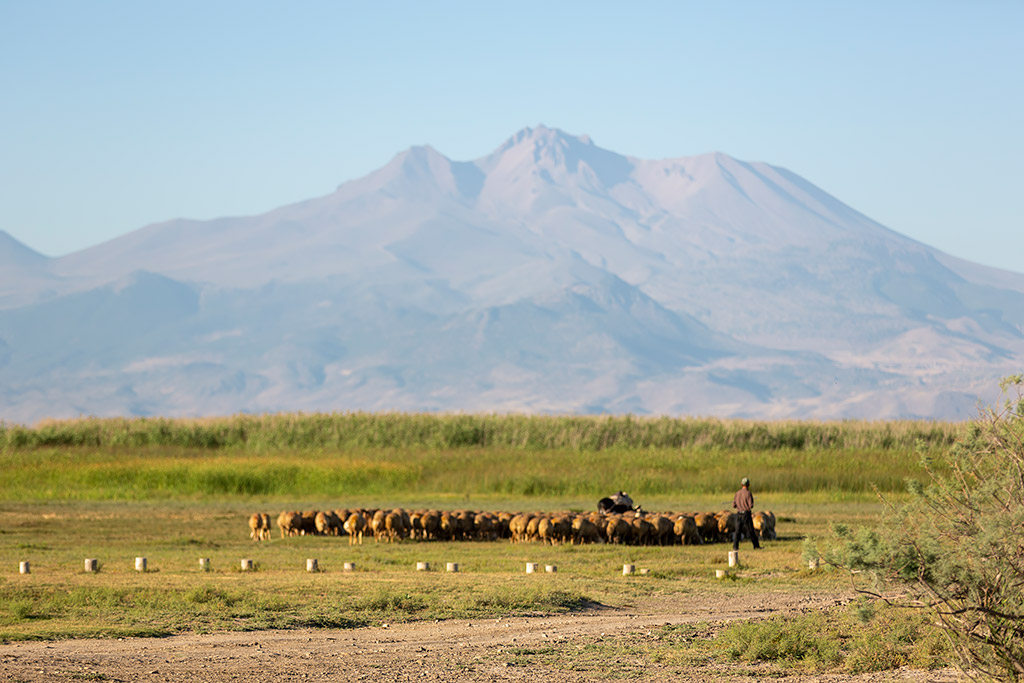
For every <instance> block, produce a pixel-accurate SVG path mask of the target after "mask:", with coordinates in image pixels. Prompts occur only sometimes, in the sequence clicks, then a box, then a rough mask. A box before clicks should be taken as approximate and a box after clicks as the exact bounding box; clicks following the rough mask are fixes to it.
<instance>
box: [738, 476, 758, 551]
mask: <svg viewBox="0 0 1024 683" xmlns="http://www.w3.org/2000/svg"><path fill="white" fill-rule="evenodd" d="M740 485H741V486H742V488H741V489H740V490H739V491H737V492H736V495H735V496H734V497H733V499H732V506H733V507H734V508H736V511H737V512H738V513H739V515H740V518H739V519H738V520H737V524H736V528H735V529H734V530H733V532H732V549H733V550H739V549H740V535H741V534H742V533H743V532H746V533H747V534H748V535H749V536H750V540H752V541H753V542H754V550H759V549H760V548H761V545H760V544H759V543H758V542H757V534H756V533H754V515H753V513H752V512H751V511H752V510H753V509H754V494H752V493H751V492H750V480H749V479H747V478H746V477H743V481H741V482H740Z"/></svg>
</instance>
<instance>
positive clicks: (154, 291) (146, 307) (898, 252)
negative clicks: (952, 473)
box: [0, 126, 1024, 422]
mask: <svg viewBox="0 0 1024 683" xmlns="http://www.w3.org/2000/svg"><path fill="white" fill-rule="evenodd" d="M965 229H969V226H965ZM1022 366H1024V275H1021V274H1017V273H1010V272H1007V271H1000V270H995V269H990V268H986V267H983V266H979V265H976V264H971V263H968V262H965V261H961V260H958V259H956V258H954V257H952V256H949V255H946V254H943V253H941V252H938V251H936V250H934V249H932V248H930V247H928V246H926V245H924V244H921V243H919V242H915V241H913V240H911V239H909V238H906V237H903V236H901V235H900V234H898V233H896V232H893V231H891V230H889V229H887V228H885V227H883V226H881V225H879V224H878V223H876V222H874V221H872V220H870V219H869V218H867V217H865V216H863V215H861V214H859V213H857V212H856V211H855V210H853V209H851V208H850V207H848V206H846V205H844V204H843V203H841V202H840V201H839V200H837V199H835V198H834V197H831V196H830V195H828V194H827V193H825V192H823V191H822V190H820V189H818V188H817V187H815V186H814V185H812V184H811V183H809V182H807V181H806V180H804V179H802V178H800V177H799V176H797V175H795V174H794V173H791V172H789V171H787V170H785V169H781V168H778V167H774V166H770V165H768V164H764V163H748V162H742V161H738V160H736V159H733V158H731V157H729V156H726V155H724V154H717V153H716V154H705V155H700V156H694V157H687V158H681V159H668V160H657V161H651V160H641V159H636V158H632V157H628V156H623V155H620V154H617V153H615V152H612V151H609V150H605V149H602V148H600V147H598V146H596V145H595V144H593V143H592V142H591V141H590V140H589V138H587V137H575V136H572V135H569V134H566V133H564V132H562V131H559V130H553V129H549V128H545V127H544V126H538V127H537V128H534V129H530V128H526V129H524V130H522V131H520V132H518V133H516V134H515V135H514V136H513V137H511V138H509V140H507V141H506V142H505V143H504V144H503V145H501V146H500V147H499V148H498V149H496V150H495V151H494V152H493V153H492V154H490V155H488V156H486V157H483V158H481V159H477V160H474V161H461V162H460V161H452V160H450V159H448V158H446V157H445V156H444V155H442V154H441V153H440V152H438V151H436V150H434V149H432V148H431V147H413V148H411V149H409V150H406V151H404V152H402V153H400V154H399V155H398V156H396V157H395V158H394V159H393V160H392V161H391V162H390V163H389V164H387V165H386V166H385V167H383V168H381V169H379V170H378V171H375V172H373V173H371V174H370V175H368V176H366V177H364V178H360V179H358V180H354V181H351V182H348V183H345V184H343V185H341V186H340V187H339V188H338V189H337V191H335V192H334V193H332V194H330V195H327V196H325V197H319V198H316V199H311V200H309V201H305V202H300V203H297V204H293V205H290V206H285V207H282V208H279V209H276V210H274V211H271V212H269V213H266V214H263V215H259V216H250V217H233V218H221V219H217V220H212V221H189V220H175V221H170V222H167V223H160V224H156V225H151V226H148V227H145V228H142V229H140V230H136V231H134V232H132V233H129V234H127V235H124V236H122V237H120V238H117V239H114V240H111V241H109V242H106V243H104V244H100V245H97V246H95V247H92V248H90V249H86V250H83V251H80V252H77V253H74V254H70V255H67V256H64V257H61V258H56V259H50V258H46V257H44V256H41V255H39V254H37V253H35V252H33V251H32V250H30V249H28V248H27V247H25V246H24V245H21V244H19V243H18V242H17V241H15V240H14V239H13V238H11V237H10V236H9V235H7V234H6V233H4V232H0V419H3V420H6V421H9V422H12V421H14V422H32V421H35V420H37V419H39V418H42V417H46V416H53V417H66V416H77V415H208V414H227V413H234V412H239V411H247V412H264V411H282V410H305V411H312V410H323V411H327V410H417V411H418V410H461V411H500V412H512V411H514V412H559V413H580V412H611V413H625V412H631V413H638V414H669V415H718V416H745V417H762V418H787V417H793V418H806V417H815V418H836V417H870V418H894V417H935V418H954V419H960V418H965V417H968V416H970V415H973V414H974V413H975V410H976V403H977V400H978V397H979V396H983V397H986V398H989V399H990V398H992V397H993V395H994V390H995V388H996V385H997V382H998V378H999V377H1001V376H1003V375H1006V374H1008V373H1012V372H1020V371H1021V368H1022Z"/></svg>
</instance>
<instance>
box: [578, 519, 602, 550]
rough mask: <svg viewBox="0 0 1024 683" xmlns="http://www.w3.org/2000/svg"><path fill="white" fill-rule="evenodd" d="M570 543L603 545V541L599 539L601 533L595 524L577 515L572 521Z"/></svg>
mask: <svg viewBox="0 0 1024 683" xmlns="http://www.w3.org/2000/svg"><path fill="white" fill-rule="evenodd" d="M572 542H573V543H574V544H575V543H579V544H581V545H582V544H583V543H604V539H603V538H601V532H600V531H599V530H598V528H597V525H596V524H594V523H593V522H591V521H590V520H589V519H588V518H586V517H583V516H582V515H578V516H576V518H574V519H573V520H572Z"/></svg>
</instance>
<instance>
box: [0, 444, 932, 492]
mask: <svg viewBox="0 0 1024 683" xmlns="http://www.w3.org/2000/svg"><path fill="white" fill-rule="evenodd" d="M0 466H2V470H3V472H4V476H3V478H2V479H0V497H3V498H4V499H6V500H25V501H28V500H126V501H128V500H134V501H145V500H245V499H259V500H268V501H269V500H277V501H281V503H282V504H285V503H287V504H291V503H292V502H294V501H300V500H324V501H335V502H337V504H339V505H340V501H350V500H353V499H360V500H370V501H377V502H378V503H380V504H383V503H385V502H387V501H395V500H407V499H409V498H415V499H424V498H433V499H438V498H440V499H450V500H468V499H469V497H470V496H471V497H472V499H473V500H477V501H480V500H495V501H497V500H505V501H520V503H519V504H520V505H524V506H527V507H528V506H529V505H531V504H535V503H530V502H529V501H537V500H587V501H590V500H595V501H596V500H597V499H598V498H600V497H602V496H605V495H607V494H608V493H609V492H611V491H617V490H619V489H624V490H627V491H629V492H630V493H631V494H632V495H633V496H634V498H635V499H636V500H639V501H642V502H647V501H651V500H652V499H658V500H661V501H666V502H671V501H679V502H680V504H681V503H682V501H685V500H688V499H691V498H693V497H695V496H705V495H712V494H714V495H720V496H721V497H722V499H721V502H720V503H719V504H720V505H725V506H726V507H728V504H729V502H730V501H731V496H732V492H733V491H734V490H735V488H736V487H737V486H738V484H739V479H740V478H741V477H743V476H749V477H751V478H752V479H753V480H754V486H755V491H757V492H758V495H760V494H761V493H787V494H806V493H818V494H823V495H827V497H829V498H831V499H837V500H839V499H843V498H844V497H850V496H852V497H863V496H865V495H867V496H869V497H871V496H873V491H875V490H878V491H883V492H897V491H902V490H904V487H905V484H904V482H905V480H906V479H908V478H922V477H923V471H922V470H921V469H920V465H919V456H918V454H917V453H916V452H915V451H914V450H913V449H890V450H882V449H851V450H847V451H843V452H836V451H833V450H827V449H818V450H813V451H812V450H797V449H775V450H770V451H756V450H750V449H743V450H714V451H708V450H704V449H700V448H686V449H665V448H662V449H655V448H648V449H622V448H620V449H614V450H613V449H606V450H602V451H575V450H564V449H563V450H559V449H552V450H530V451H523V450H516V449H509V448H455V449H435V448H400V449H392V448H388V449H339V450H325V449H297V450H280V451H270V452H264V453H249V452H244V451H237V450H224V451H209V450H205V449H182V448H175V447H169V446H160V447H146V448H124V447H117V448H92V447H71V448H45V449H26V450H18V451H6V452H3V453H0Z"/></svg>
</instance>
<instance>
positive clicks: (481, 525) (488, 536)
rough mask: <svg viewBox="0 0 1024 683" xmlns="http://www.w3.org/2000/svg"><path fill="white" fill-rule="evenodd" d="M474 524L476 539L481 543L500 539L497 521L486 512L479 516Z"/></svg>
mask: <svg viewBox="0 0 1024 683" xmlns="http://www.w3.org/2000/svg"><path fill="white" fill-rule="evenodd" d="M473 524H474V530H475V532H476V537H477V538H478V539H480V540H481V541H493V540H494V539H495V538H497V537H498V531H497V519H496V518H495V517H494V516H493V515H491V514H490V513H487V512H484V513H482V514H479V515H477V516H476V517H475V518H474V520H473Z"/></svg>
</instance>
